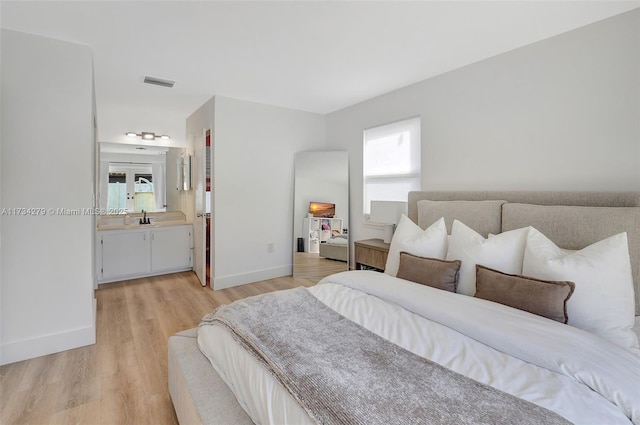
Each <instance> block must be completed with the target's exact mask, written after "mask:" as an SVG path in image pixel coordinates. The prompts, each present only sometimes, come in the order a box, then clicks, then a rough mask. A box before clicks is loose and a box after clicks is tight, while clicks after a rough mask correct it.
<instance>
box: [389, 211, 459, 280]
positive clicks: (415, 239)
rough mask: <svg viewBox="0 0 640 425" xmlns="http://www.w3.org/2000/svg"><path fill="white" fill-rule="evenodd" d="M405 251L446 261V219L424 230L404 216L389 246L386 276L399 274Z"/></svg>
mask: <svg viewBox="0 0 640 425" xmlns="http://www.w3.org/2000/svg"><path fill="white" fill-rule="evenodd" d="M403 251H404V252H408V253H409V254H413V255H417V256H419V257H429V258H437V259H438V260H444V256H445V254H446V253H447V227H446V225H445V224H444V217H442V218H441V219H440V220H438V221H436V222H435V223H433V224H432V225H431V226H429V227H427V228H426V229H425V230H422V228H421V227H420V226H418V225H417V224H415V223H414V222H413V221H411V220H410V219H409V218H408V217H407V216H406V215H404V214H403V215H402V217H401V218H400V223H398V227H397V228H396V231H395V233H394V234H393V238H392V239H391V245H390V246H389V254H388V255H387V264H386V266H385V268H384V272H385V273H386V274H390V275H391V276H395V275H396V274H398V267H399V266H400V252H403Z"/></svg>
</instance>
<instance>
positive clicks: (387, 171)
mask: <svg viewBox="0 0 640 425" xmlns="http://www.w3.org/2000/svg"><path fill="white" fill-rule="evenodd" d="M420 146H421V140H420V118H412V119H408V120H404V121H398V122H395V123H392V124H387V125H383V126H380V127H375V128H371V129H367V130H365V131H364V190H363V193H364V215H365V219H366V220H368V218H369V212H370V209H371V201H406V200H407V195H408V192H409V191H412V190H420V152H421V149H420Z"/></svg>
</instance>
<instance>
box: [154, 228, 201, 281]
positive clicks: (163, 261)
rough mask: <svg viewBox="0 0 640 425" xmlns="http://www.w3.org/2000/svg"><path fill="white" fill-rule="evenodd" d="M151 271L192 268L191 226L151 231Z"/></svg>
mask: <svg viewBox="0 0 640 425" xmlns="http://www.w3.org/2000/svg"><path fill="white" fill-rule="evenodd" d="M150 234H151V271H152V272H161V271H165V270H169V271H171V270H175V269H180V268H184V267H189V268H190V267H191V247H192V246H193V244H192V243H191V239H192V238H191V225H188V226H170V227H158V228H156V229H153V230H151V232H150Z"/></svg>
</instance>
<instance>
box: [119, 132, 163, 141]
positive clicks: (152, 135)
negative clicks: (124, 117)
mask: <svg viewBox="0 0 640 425" xmlns="http://www.w3.org/2000/svg"><path fill="white" fill-rule="evenodd" d="M124 134H125V136H128V137H141V138H142V139H143V140H155V139H162V140H169V139H170V137H169V136H167V135H166V134H163V135H159V134H156V133H151V132H149V131H143V132H142V133H134V132H133V131H128V132H126V133H124Z"/></svg>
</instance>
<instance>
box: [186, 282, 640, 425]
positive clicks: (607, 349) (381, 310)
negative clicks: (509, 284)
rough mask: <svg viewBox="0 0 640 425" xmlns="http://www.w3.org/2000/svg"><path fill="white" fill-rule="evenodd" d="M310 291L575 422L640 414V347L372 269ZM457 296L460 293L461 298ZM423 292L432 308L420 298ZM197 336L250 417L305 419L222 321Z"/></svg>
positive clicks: (396, 338) (388, 334)
mask: <svg viewBox="0 0 640 425" xmlns="http://www.w3.org/2000/svg"><path fill="white" fill-rule="evenodd" d="M309 291H310V292H311V293H312V294H313V295H314V296H316V297H317V298H318V299H319V300H320V301H322V302H323V303H325V304H326V305H327V306H329V307H330V308H332V309H334V310H335V311H337V312H338V313H340V314H342V315H344V316H345V317H347V318H348V319H350V320H352V321H354V322H356V323H358V324H360V325H362V326H364V327H366V328H367V329H369V330H371V331H373V332H374V333H376V334H378V335H380V336H382V337H384V338H386V339H388V340H390V341H391V342H393V343H395V344H397V345H399V346H401V347H403V348H405V349H407V350H409V351H411V352H413V353H415V354H418V355H420V356H423V357H426V358H429V359H431V360H433V361H435V362H437V363H439V364H441V365H443V366H445V367H447V368H449V369H452V370H454V371H456V372H458V373H461V374H464V375H466V376H468V377H470V378H472V379H475V380H477V381H479V382H482V383H485V384H487V385H490V386H492V387H494V388H497V389H499V390H502V391H505V392H508V393H510V394H513V395H515V396H517V397H520V398H522V399H525V400H528V401H530V402H532V403H535V404H537V405H540V406H543V407H545V408H547V409H549V410H551V411H554V412H556V413H558V414H560V415H561V416H563V417H565V418H567V419H569V420H570V421H572V422H574V423H608V424H618V423H619V424H628V423H630V422H631V420H630V418H635V419H636V420H638V419H639V418H640V406H639V405H638V397H637V396H638V391H637V383H638V382H640V356H638V355H636V354H634V353H632V352H631V351H629V350H626V349H623V348H621V347H618V346H615V345H614V344H611V343H609V342H607V341H605V340H603V339H600V338H599V337H597V336H595V335H592V334H589V333H587V332H584V331H581V330H578V329H575V328H572V327H570V326H566V325H563V324H560V323H557V322H552V321H549V320H548V319H544V318H540V317H538V316H534V315H531V314H529V313H526V312H522V311H519V310H515V309H512V308H509V307H506V306H501V305H499V304H495V303H488V302H485V301H484V300H478V299H475V298H472V297H466V296H460V295H459V294H451V293H448V292H445V291H439V290H435V289H433V288H430V287H425V286H422V285H416V284H414V283H411V282H407V281H404V280H402V279H398V278H395V277H392V276H388V275H385V274H381V273H375V272H370V271H351V272H345V273H339V274H337V275H333V276H330V277H329V278H326V279H325V280H323V281H322V282H321V283H320V284H318V285H316V286H315V287H312V288H309ZM454 298H457V299H458V300H460V299H465V301H464V302H462V303H461V304H460V303H457V301H456V302H453V301H452V299H454ZM418 300H419V301H420V302H418ZM429 300H430V301H429ZM427 301H429V306H430V307H429V309H428V310H429V311H427V309H424V308H422V307H421V306H422V305H424V304H425V303H426V302H427ZM470 302H471V304H469V303H470ZM487 303H488V304H491V306H490V307H487ZM433 308H435V310H434V311H435V313H433V314H435V316H433V315H432V313H431V312H430V311H431V310H432V309H433ZM473 314H476V315H477V316H475V317H474V316H473ZM465 317H467V318H469V317H471V320H465ZM505 318H506V319H508V320H506V319H505ZM523 335H529V336H528V337H526V338H525V337H523ZM562 341H570V344H566V343H565V344H563V343H562ZM198 345H199V347H200V349H201V350H202V352H203V353H204V354H205V355H206V357H207V358H208V359H209V361H210V363H211V365H212V366H213V368H214V369H215V370H216V371H217V373H218V374H219V376H220V377H221V378H222V380H223V381H224V382H225V383H226V384H227V385H228V387H229V388H230V389H231V391H232V392H233V393H234V394H235V396H236V398H237V399H238V402H239V404H240V406H241V407H242V408H243V409H244V411H246V412H247V414H248V415H249V417H251V419H252V420H253V421H254V422H255V423H296V424H298V423H299V424H303V423H312V422H311V419H310V418H309V416H308V415H307V413H306V412H305V411H304V410H303V409H302V408H301V407H300V406H299V405H298V404H297V403H296V402H295V401H294V400H293V399H292V397H291V396H290V395H289V394H288V393H287V392H286V390H285V389H284V388H283V387H282V386H281V385H280V383H279V382H277V381H276V380H275V379H274V378H273V376H272V375H270V374H269V373H268V372H267V371H266V370H265V369H264V368H263V367H262V366H261V365H260V364H258V363H257V362H256V360H255V359H254V358H253V357H252V356H251V355H249V354H248V353H246V352H245V351H244V350H243V349H242V348H241V347H240V346H239V345H238V344H237V343H236V341H235V340H234V338H233V337H232V336H231V335H230V334H229V333H227V332H226V331H225V330H224V329H223V328H222V327H218V326H203V327H200V328H199V332H198ZM563 345H564V346H563ZM576 348H578V349H577V350H576ZM594 365H597V367H595V368H594ZM594 369H597V370H594ZM585 370H588V371H590V372H589V373H587V374H585V373H584V371H585ZM594 390H595V391H594Z"/></svg>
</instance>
